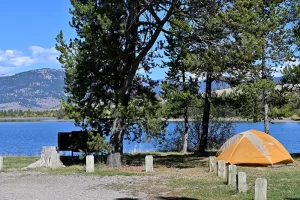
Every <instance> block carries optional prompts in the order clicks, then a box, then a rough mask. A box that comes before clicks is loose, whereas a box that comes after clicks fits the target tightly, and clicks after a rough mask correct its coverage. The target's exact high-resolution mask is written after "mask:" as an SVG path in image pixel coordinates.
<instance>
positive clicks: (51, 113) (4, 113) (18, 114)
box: [0, 109, 66, 119]
mask: <svg viewBox="0 0 300 200" xmlns="http://www.w3.org/2000/svg"><path fill="white" fill-rule="evenodd" d="M39 117H55V118H56V119H64V118H66V115H65V114H64V112H63V110H62V109H58V110H44V111H32V110H30V109H28V110H13V109H9V110H0V119H1V118H39Z"/></svg>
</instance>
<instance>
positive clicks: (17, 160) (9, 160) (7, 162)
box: [3, 156, 39, 171]
mask: <svg viewBox="0 0 300 200" xmlns="http://www.w3.org/2000/svg"><path fill="white" fill-rule="evenodd" d="M38 159H39V158H38V157H36V156H8V157H3V165H4V167H3V171H7V170H13V169H21V168H23V167H27V166H28V165H30V164H31V163H34V162H35V161H37V160H38Z"/></svg>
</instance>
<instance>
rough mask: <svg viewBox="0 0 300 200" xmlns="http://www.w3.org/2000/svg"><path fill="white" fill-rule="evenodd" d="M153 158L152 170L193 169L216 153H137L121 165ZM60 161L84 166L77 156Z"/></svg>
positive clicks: (202, 164) (98, 160)
mask: <svg viewBox="0 0 300 200" xmlns="http://www.w3.org/2000/svg"><path fill="white" fill-rule="evenodd" d="M146 155H152V156H153V164H154V168H155V167H158V166H166V167H168V168H179V169H184V168H194V167H206V166H207V157H209V156H215V155H216V152H205V153H191V154H174V153H170V154H168V153H155V152H153V153H138V154H124V155H123V158H122V164H123V165H127V166H143V165H144V163H145V156H146ZM60 159H61V161H62V162H63V164H64V165H65V166H71V165H84V164H85V158H84V157H82V158H81V157H79V156H73V157H72V156H61V157H60ZM105 161H106V157H99V158H95V162H98V163H104V164H105Z"/></svg>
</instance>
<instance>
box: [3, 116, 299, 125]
mask: <svg viewBox="0 0 300 200" xmlns="http://www.w3.org/2000/svg"><path fill="white" fill-rule="evenodd" d="M183 121H184V119H183V118H177V119H168V120H167V122H183ZM189 121H190V122H192V121H194V120H193V119H189ZM221 121H232V122H234V123H236V122H237V123H238V122H248V123H253V121H252V120H247V119H241V118H224V119H221ZM0 122H74V120H73V119H57V118H55V117H4V118H0ZM259 122H263V121H259ZM259 122H255V123H259ZM270 123H271V124H272V123H300V121H295V120H292V119H291V118H282V119H273V120H270Z"/></svg>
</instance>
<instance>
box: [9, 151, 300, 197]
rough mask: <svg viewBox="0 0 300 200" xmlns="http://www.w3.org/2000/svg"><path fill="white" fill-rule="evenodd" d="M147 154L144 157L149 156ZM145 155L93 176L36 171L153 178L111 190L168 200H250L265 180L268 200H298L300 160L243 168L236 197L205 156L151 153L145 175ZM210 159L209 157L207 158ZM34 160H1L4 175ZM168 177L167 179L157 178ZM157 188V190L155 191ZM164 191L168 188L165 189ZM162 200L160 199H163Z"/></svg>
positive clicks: (78, 165) (75, 169) (73, 168)
mask: <svg viewBox="0 0 300 200" xmlns="http://www.w3.org/2000/svg"><path fill="white" fill-rule="evenodd" d="M148 154H149V153H147V155H148ZM145 155H146V154H130V155H124V158H123V163H124V165H123V166H122V167H120V168H108V167H107V166H106V165H104V164H96V165H95V172H94V173H90V174H86V173H85V165H84V163H83V162H82V161H81V162H80V160H79V162H75V163H74V164H70V163H69V164H68V165H67V167H64V168H59V169H49V168H39V169H35V170H38V171H41V172H47V173H54V174H80V175H93V176H117V175H118V176H149V175H150V176H154V177H159V178H158V179H156V180H155V182H153V181H152V182H151V181H150V182H146V181H145V182H143V183H138V182H137V183H132V184H127V185H124V184H123V185H122V184H115V185H113V186H110V187H114V188H117V189H123V190H124V189H125V190H132V191H147V192H152V193H155V194H158V193H159V192H166V191H168V196H170V195H171V196H172V197H173V198H174V199H176V198H177V199H180V198H181V199H184V198H186V199H187V200H193V199H205V200H217V199H222V200H227V199H228V200H229V199H242V200H246V199H253V198H254V183H255V180H256V178H266V179H267V181H268V199H272V200H277V199H278V200H279V199H280V200H292V199H294V200H295V199H300V189H299V186H300V184H299V180H300V166H299V162H300V159H299V157H295V160H296V165H295V166H285V167H280V168H268V167H245V166H244V167H242V166H238V171H244V172H246V174H247V183H248V186H249V190H248V192H246V193H243V194H237V193H236V192H235V191H234V189H233V188H231V187H230V186H228V185H225V184H224V183H223V182H222V180H221V178H219V177H217V176H215V175H213V174H211V173H209V172H208V167H207V158H208V156H209V154H207V155H195V154H180V153H152V155H153V157H154V172H153V173H146V172H144V167H143V165H144V159H145ZM210 155H211V154H210ZM37 159H38V158H37V157H4V165H5V171H8V170H11V169H16V168H22V167H25V166H27V165H29V164H30V163H33V162H34V161H36V160H37ZM160 177H167V178H160ZM155 186H156V187H155ZM166 187H167V188H166ZM162 199H163V198H162Z"/></svg>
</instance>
